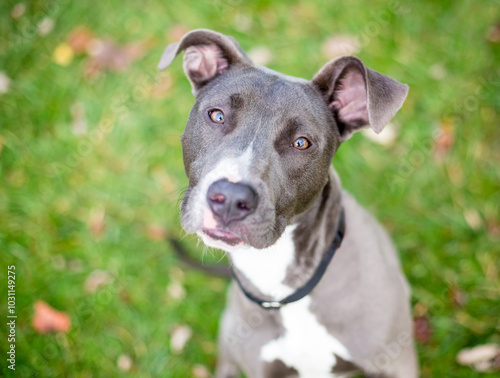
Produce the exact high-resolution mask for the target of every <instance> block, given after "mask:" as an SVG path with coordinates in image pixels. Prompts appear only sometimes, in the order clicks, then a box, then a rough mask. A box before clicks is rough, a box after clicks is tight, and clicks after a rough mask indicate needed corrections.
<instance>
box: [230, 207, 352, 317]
mask: <svg viewBox="0 0 500 378" xmlns="http://www.w3.org/2000/svg"><path fill="white" fill-rule="evenodd" d="M344 232H345V215H344V209H341V210H340V216H339V225H338V227H337V232H336V233H335V238H334V239H333V243H332V245H330V248H328V251H326V253H325V254H324V255H323V257H322V258H321V261H320V263H319V265H318V267H317V268H316V271H315V272H314V274H313V275H312V277H311V278H310V279H309V280H308V281H307V282H306V283H305V284H304V285H303V286H301V287H300V288H298V289H297V290H296V291H295V292H294V293H292V294H290V295H289V296H288V297H286V298H283V299H282V300H280V301H266V300H263V299H260V298H257V297H256V296H254V295H253V294H251V293H249V292H248V291H247V290H246V289H245V288H244V287H243V284H242V283H241V281H240V280H239V279H238V276H237V275H236V274H235V272H234V269H232V268H231V270H232V272H233V277H234V280H235V281H236V283H237V284H238V286H239V287H240V289H241V291H243V294H245V296H246V297H247V298H248V299H250V300H251V301H252V302H255V303H257V304H258V305H259V306H260V307H262V308H264V309H266V310H273V309H278V308H280V307H281V306H283V305H286V304H287V303H291V302H295V301H298V300H299V299H302V298H304V297H305V296H306V295H307V294H309V293H310V292H311V291H312V290H313V289H314V288H315V287H316V285H317V284H318V282H319V281H320V280H321V278H322V277H323V275H324V274H325V271H326V268H327V267H328V264H329V263H330V261H332V258H333V255H334V254H335V252H336V251H337V249H338V248H339V247H340V244H342V239H343V238H344Z"/></svg>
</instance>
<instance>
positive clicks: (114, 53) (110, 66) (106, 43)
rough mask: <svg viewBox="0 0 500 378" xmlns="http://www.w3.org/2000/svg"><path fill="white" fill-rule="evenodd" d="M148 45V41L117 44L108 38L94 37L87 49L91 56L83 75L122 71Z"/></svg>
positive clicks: (93, 75)
mask: <svg viewBox="0 0 500 378" xmlns="http://www.w3.org/2000/svg"><path fill="white" fill-rule="evenodd" d="M148 45H149V42H143V43H130V44H128V45H125V46H118V45H117V44H116V43H114V42H113V41H111V40H109V39H108V40H103V39H94V40H92V42H91V43H90V46H89V48H88V49H87V51H88V53H89V55H90V56H91V57H92V58H91V60H90V62H89V63H88V64H87V67H86V69H85V75H86V76H87V77H89V78H92V77H95V76H98V75H99V74H101V72H103V71H106V70H107V71H116V72H122V71H124V70H126V69H127V68H128V67H129V65H130V64H131V63H132V62H133V61H134V60H136V59H138V58H140V57H141V56H142V55H143V54H144V52H145V50H146V48H147V46H148Z"/></svg>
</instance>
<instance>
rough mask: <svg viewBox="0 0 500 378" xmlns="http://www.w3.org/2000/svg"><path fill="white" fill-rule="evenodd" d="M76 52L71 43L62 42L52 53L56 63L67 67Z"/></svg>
mask: <svg viewBox="0 0 500 378" xmlns="http://www.w3.org/2000/svg"><path fill="white" fill-rule="evenodd" d="M74 55H75V53H74V52H73V49H72V48H71V46H70V45H68V44H67V43H60V44H59V45H57V47H56V48H55V50H54V53H53V54H52V60H53V61H54V63H56V64H58V65H60V66H63V67H66V66H67V65H69V64H70V63H71V61H72V60H73V57H74Z"/></svg>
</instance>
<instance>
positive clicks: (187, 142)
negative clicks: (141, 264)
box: [158, 29, 408, 251]
mask: <svg viewBox="0 0 500 378" xmlns="http://www.w3.org/2000/svg"><path fill="white" fill-rule="evenodd" d="M183 50H185V51H186V52H185V55H184V71H185V73H186V75H187V77H188V79H189V81H190V82H191V85H192V89H193V94H194V95H195V97H196V102H195V104H194V106H193V109H192V110H191V114H190V116H189V120H188V123H187V125H186V129H185V131H184V133H183V134H182V137H181V141H182V147H183V157H184V166H185V170H186V174H187V176H188V178H189V187H188V190H187V191H186V194H185V196H184V199H183V201H182V205H181V215H182V225H183V227H184V229H185V230H186V231H187V232H188V233H193V232H196V233H198V235H200V236H201V237H202V239H203V241H204V242H205V244H207V245H209V246H213V247H217V248H221V249H224V250H227V251H234V250H237V249H240V248H242V247H248V246H250V247H255V248H265V247H268V246H270V245H272V244H274V243H275V242H276V240H277V239H278V238H279V237H280V235H281V234H282V233H283V231H284V229H285V227H286V226H287V225H288V224H290V222H291V221H292V219H293V218H294V217H295V216H297V215H299V214H301V213H303V212H304V211H306V210H307V209H308V208H309V207H310V206H311V205H312V204H313V203H314V201H315V200H316V199H317V198H318V196H319V194H320V193H321V191H322V189H323V188H324V186H325V184H326V183H327V180H328V170H329V167H330V164H331V160H332V158H333V156H334V154H335V152H336V151H337V149H338V147H339V145H340V143H342V142H343V141H344V140H346V139H348V138H349V137H350V136H351V135H352V133H353V132H355V131H357V130H360V129H361V128H364V127H368V126H369V127H371V128H372V129H373V130H374V131H375V132H377V133H378V132H380V131H381V130H382V129H383V128H384V126H385V125H386V124H387V122H389V120H390V119H391V118H392V117H393V116H394V114H395V113H396V112H397V111H398V110H399V108H400V107H401V105H402V104H403V101H404V99H405V98H406V95H407V92H408V87H407V86H406V85H404V84H401V83H399V82H397V81H395V80H394V79H392V78H390V77H387V76H385V75H382V74H380V73H377V72H375V71H372V70H370V69H368V68H366V67H365V65H364V64H363V62H362V61H361V60H360V59H358V58H355V57H350V56H348V57H340V58H337V59H335V60H332V61H330V62H329V63H327V64H326V65H325V66H324V67H323V68H322V69H321V70H320V71H319V72H318V73H317V74H316V75H315V76H314V78H313V79H312V80H311V81H307V80H304V79H298V78H294V77H289V76H285V75H282V74H280V73H277V72H274V71H272V70H270V69H267V68H264V67H260V66H255V65H253V64H252V62H251V60H250V59H249V58H248V57H247V56H246V55H245V53H244V52H243V50H242V49H241V47H240V46H239V44H238V42H236V40H234V39H233V38H231V37H227V36H225V35H222V34H219V33H216V32H213V31H211V30H202V29H200V30H194V31H191V32H189V33H188V34H186V35H185V36H184V37H183V38H182V40H181V41H180V42H178V43H174V44H171V45H169V46H168V47H167V48H166V50H165V52H164V53H163V56H162V58H161V61H160V64H159V66H158V67H159V68H160V69H165V68H167V67H168V66H169V65H170V64H171V62H172V61H173V60H174V58H175V57H176V56H177V55H178V54H179V53H180V52H181V51H183Z"/></svg>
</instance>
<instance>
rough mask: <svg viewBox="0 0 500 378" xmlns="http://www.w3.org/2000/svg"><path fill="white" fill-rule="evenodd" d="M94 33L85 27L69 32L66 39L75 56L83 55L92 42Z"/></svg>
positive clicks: (78, 27)
mask: <svg viewBox="0 0 500 378" xmlns="http://www.w3.org/2000/svg"><path fill="white" fill-rule="evenodd" d="M93 40H94V33H92V31H91V30H90V29H88V28H87V27H85V26H82V25H80V26H77V27H76V28H75V29H73V30H72V31H71V33H70V34H69V37H68V44H69V45H70V46H71V48H72V49H73V51H74V52H75V54H83V53H85V52H86V51H87V50H88V48H89V46H90V44H91V43H92V41H93Z"/></svg>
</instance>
